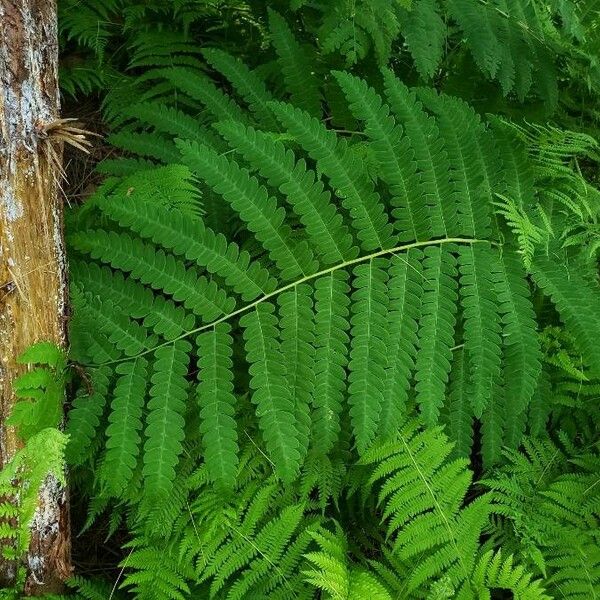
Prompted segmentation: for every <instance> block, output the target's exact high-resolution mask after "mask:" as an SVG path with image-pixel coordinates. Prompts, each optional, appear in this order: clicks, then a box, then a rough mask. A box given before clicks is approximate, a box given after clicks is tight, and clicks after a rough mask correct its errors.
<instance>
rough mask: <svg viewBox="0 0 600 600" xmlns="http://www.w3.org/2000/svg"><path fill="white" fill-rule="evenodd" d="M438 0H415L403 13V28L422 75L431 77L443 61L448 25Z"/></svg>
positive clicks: (409, 48)
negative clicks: (443, 17)
mask: <svg viewBox="0 0 600 600" xmlns="http://www.w3.org/2000/svg"><path fill="white" fill-rule="evenodd" d="M439 13H440V7H439V3H438V2H437V0H415V1H414V2H411V5H410V8H409V9H408V10H406V11H402V12H401V13H400V23H401V31H402V35H403V36H404V39H405V40H406V45H407V46H408V50H409V52H410V53H411V55H412V57H413V60H414V61H415V67H416V68H417V71H418V72H419V75H420V76H421V77H422V78H423V79H425V80H427V79H431V78H432V77H433V76H434V75H435V72H436V70H437V69H438V67H439V64H440V62H441V60H442V56H443V52H444V42H445V41H446V34H447V31H446V29H447V26H446V24H445V23H444V21H443V20H442V16H441V15H440V14H439Z"/></svg>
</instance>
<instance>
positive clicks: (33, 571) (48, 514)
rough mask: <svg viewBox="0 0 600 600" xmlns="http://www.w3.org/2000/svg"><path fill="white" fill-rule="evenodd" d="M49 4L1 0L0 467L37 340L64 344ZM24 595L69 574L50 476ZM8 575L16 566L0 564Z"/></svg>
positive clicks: (62, 510)
mask: <svg viewBox="0 0 600 600" xmlns="http://www.w3.org/2000/svg"><path fill="white" fill-rule="evenodd" d="M57 65H58V41H57V30H56V4H55V0H0V464H1V465H4V464H6V463H7V462H8V461H9V460H10V459H11V457H12V456H13V455H14V453H15V451H16V450H17V448H18V444H19V442H18V439H17V437H16V435H15V432H14V431H13V430H12V429H11V428H9V427H6V426H4V420H5V419H6V417H7V415H8V414H9V413H10V410H11V407H12V405H13V403H14V401H15V398H14V391H13V382H14V380H15V378H16V377H17V376H18V375H20V374H21V373H22V371H23V367H22V366H21V365H17V364H16V357H17V356H18V355H19V354H20V353H21V352H22V351H23V350H24V349H25V348H27V347H28V346H30V345H31V344H33V343H34V342H37V341H42V340H50V341H54V342H55V343H57V344H58V345H60V346H63V347H64V346H65V344H66V332H65V319H64V315H65V294H66V273H65V256H64V247H63V238H62V200H61V198H60V188H59V167H60V165H58V164H56V162H57V160H56V159H57V158H58V159H60V157H61V154H62V152H61V150H62V149H61V148H60V147H58V146H54V148H53V150H54V152H52V153H51V152H50V151H49V146H48V145H49V144H51V143H53V142H51V141H50V139H48V138H47V137H45V135H44V127H45V125H47V124H49V123H51V122H53V121H55V120H56V119H57V118H58V113H59V91H58V84H57ZM26 563H27V568H28V577H27V583H26V593H27V594H28V595H39V594H41V593H44V592H54V591H58V590H59V588H60V587H61V583H62V581H63V580H64V579H65V578H66V577H68V576H69V574H70V570H71V568H70V549H69V520H68V504H67V495H66V491H65V490H64V489H62V488H61V487H60V486H59V484H58V482H57V481H56V480H54V479H52V478H48V479H47V481H46V484H45V486H44V488H43V490H42V493H41V495H40V505H39V508H38V511H37V513H36V517H35V520H34V523H33V531H32V542H31V546H30V551H29V554H28V556H27V560H26ZM2 567H3V568H2V569H1V572H0V577H1V576H4V578H5V580H6V579H7V578H8V579H10V577H11V575H12V573H11V570H12V571H14V565H8V564H4V565H2Z"/></svg>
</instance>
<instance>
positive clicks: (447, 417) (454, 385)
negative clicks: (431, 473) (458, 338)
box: [441, 347, 474, 458]
mask: <svg viewBox="0 0 600 600" xmlns="http://www.w3.org/2000/svg"><path fill="white" fill-rule="evenodd" d="M468 361H469V357H468V356H467V353H466V352H465V351H464V347H463V348H457V349H456V351H455V352H454V356H453V361H452V377H451V379H450V385H449V388H448V400H447V402H446V404H445V406H444V410H443V412H442V414H441V421H442V423H443V424H444V425H445V431H446V433H447V434H448V437H449V439H451V440H452V441H453V442H454V448H453V455H454V456H457V457H459V458H469V457H470V456H471V449H472V447H473V437H474V434H473V407H472V405H471V398H470V396H469V372H470V371H471V369H470V368H469V364H468Z"/></svg>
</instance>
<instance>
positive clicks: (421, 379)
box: [3, 0, 600, 600]
mask: <svg viewBox="0 0 600 600" xmlns="http://www.w3.org/2000/svg"><path fill="white" fill-rule="evenodd" d="M150 4H152V6H150V5H148V6H146V5H143V6H141V5H137V4H136V5H135V6H129V3H128V2H125V3H124V4H123V6H124V7H125V5H127V6H128V7H129V8H130V9H131V10H128V11H125V12H124V13H123V18H124V19H126V20H127V22H128V23H129V24H130V25H131V26H132V27H133V24H134V23H135V19H136V18H137V19H139V20H140V23H142V22H143V23H144V31H143V34H140V35H139V36H138V39H136V40H132V41H131V46H130V48H131V49H132V56H131V60H130V61H129V62H128V63H127V64H129V66H130V67H131V68H130V70H129V71H128V74H125V75H122V77H123V79H122V80H121V83H122V84H123V85H122V87H121V88H120V90H117V89H114V90H112V91H111V92H110V93H109V95H108V97H107V99H106V102H105V112H106V115H107V120H108V121H109V123H110V125H111V127H112V130H111V133H110V137H109V140H110V143H111V144H112V145H113V147H115V148H117V149H118V150H117V151H116V153H115V156H114V157H113V158H110V159H107V160H105V161H103V163H102V164H101V165H100V170H101V172H103V173H104V174H105V175H107V177H106V178H105V180H104V182H103V183H102V184H100V185H99V186H98V188H97V189H96V191H95V193H94V194H93V195H92V196H91V197H90V198H89V199H88V200H87V201H86V202H85V203H83V204H82V205H81V206H78V207H76V208H74V209H73V210H72V211H71V212H70V214H69V217H68V229H69V230H68V235H67V241H68V244H69V262H70V273H71V280H72V281H71V298H72V305H73V316H72V319H71V322H70V339H71V344H72V348H71V360H72V361H74V362H75V363H78V364H79V365H80V366H81V369H80V368H78V369H77V370H74V372H73V377H72V379H73V387H74V397H73V399H72V401H71V410H70V411H69V417H68V423H67V426H66V431H67V433H68V435H69V440H68V442H66V439H63V438H61V440H62V441H63V442H65V443H67V446H66V449H65V454H66V457H67V460H68V462H69V464H70V465H71V467H72V468H73V469H74V471H75V473H77V486H78V488H79V489H80V490H82V493H83V494H84V495H85V496H86V497H87V498H89V500H90V508H89V515H88V518H87V521H86V524H85V527H86V528H88V527H91V526H93V522H94V521H95V520H98V521H99V522H100V523H102V525H101V526H104V523H105V522H106V523H107V530H108V532H109V542H107V543H109V544H115V546H119V548H118V552H116V554H118V555H119V557H120V558H119V560H120V565H121V566H120V569H122V575H120V576H119V579H118V581H117V583H116V584H114V592H113V588H112V587H111V589H110V591H109V595H113V593H114V594H117V593H118V591H117V590H118V589H120V590H121V592H123V595H124V596H125V597H131V598H135V599H140V600H141V599H147V600H163V599H164V600H173V599H178V600H187V599H188V598H211V599H212V598H214V599H216V600H231V599H239V600H246V599H248V600H250V599H257V600H258V599H261V600H262V599H264V598H273V599H274V600H288V599H290V600H291V599H292V598H294V599H301V600H304V599H306V600H313V599H315V598H335V599H348V600H355V599H356V600H358V599H363V598H368V597H373V598H380V599H381V600H390V599H391V598H406V599H412V598H414V599H419V598H431V599H433V598H458V599H459V600H471V599H473V600H475V599H476V598H492V597H496V596H497V595H499V594H505V595H507V596H508V595H509V594H512V597H515V598H523V599H527V600H534V599H539V600H546V599H549V598H550V597H551V596H553V597H557V598H558V597H566V598H588V597H589V598H592V597H594V595H595V594H597V591H598V589H599V586H600V576H599V575H598V573H599V571H598V567H599V565H600V559H599V557H598V552H597V551H596V548H597V547H598V534H597V530H598V529H597V524H598V523H597V520H598V502H597V497H596V496H597V490H598V489H599V488H598V486H597V479H598V475H597V474H598V471H599V469H598V466H599V463H598V457H597V452H596V450H597V432H596V429H597V428H596V426H595V424H596V423H597V419H598V417H599V416H600V415H599V414H598V413H599V410H598V407H597V402H596V399H597V396H598V390H599V389H600V383H599V379H600V376H599V371H600V363H599V362H598V353H597V351H596V344H595V342H596V340H597V339H599V338H600V329H599V328H600V321H599V318H598V316H597V315H598V314H599V312H598V310H597V306H598V305H599V303H598V282H597V264H596V263H595V261H594V257H595V253H594V252H595V250H594V248H595V246H594V241H593V232H594V231H595V229H594V228H595V227H596V225H597V222H596V221H597V220H598V215H599V214H600V212H599V211H598V206H600V203H599V202H598V200H599V199H600V194H598V191H597V189H596V184H597V176H596V174H595V167H596V166H597V161H598V153H597V145H596V144H595V142H594V141H593V140H592V139H591V137H589V136H586V135H584V134H581V133H579V132H578V131H576V132H575V131H570V132H565V131H563V130H562V129H560V128H559V127H555V128H550V127H544V126H541V125H539V126H538V125H528V124H527V123H526V122H525V120H524V116H525V115H526V114H529V113H526V110H529V109H531V110H532V112H534V111H535V110H539V109H538V108H536V106H535V105H534V104H533V102H534V101H535V98H536V96H540V97H541V96H544V100H545V101H546V105H547V106H550V105H555V104H556V94H557V89H558V88H557V85H559V84H560V86H561V89H562V87H563V86H566V85H567V84H566V82H565V81H563V80H564V79H566V78H565V77H562V79H560V80H558V79H557V77H556V73H555V65H556V64H557V58H556V57H557V56H560V60H564V61H570V60H571V59H572V55H571V54H569V53H570V52H571V50H569V49H568V48H567V46H568V44H567V42H566V41H565V40H566V39H567V38H568V40H569V44H571V43H575V42H573V40H576V39H578V40H580V41H577V42H576V43H577V44H583V38H578V37H577V36H576V32H577V26H576V23H577V22H579V19H580V18H583V8H582V9H581V11H580V10H579V9H578V10H577V11H575V10H574V9H573V10H574V12H571V13H570V12H569V6H571V3H570V2H552V3H551V4H550V5H547V6H546V5H544V6H542V5H541V3H539V2H537V0H532V1H531V2H520V3H519V2H516V3H514V6H513V5H511V6H508V5H506V4H505V3H504V4H503V3H502V2H496V1H493V2H491V3H472V2H471V3H469V2H464V1H463V0H439V1H438V0H435V1H432V0H414V2H412V3H407V2H404V3H400V2H395V1H392V0H377V1H376V2H366V1H362V0H361V1H357V2H346V0H340V1H338V0H335V1H334V2H331V3H321V2H310V3H309V2H303V1H302V0H300V1H296V0H294V1H292V2H290V3H288V2H287V1H286V0H282V1H281V2H276V3H275V4H273V6H272V7H266V6H263V5H260V3H254V2H249V3H242V2H240V3H236V2H233V3H229V2H228V3H219V6H221V7H222V8H223V11H224V12H227V14H232V15H235V16H234V17H231V18H233V19H234V20H235V23H236V28H233V30H232V29H231V28H230V27H229V26H228V27H227V28H226V29H224V30H221V29H219V26H218V25H217V21H216V20H213V19H215V17H214V8H215V6H216V5H213V4H214V3H210V6H208V4H209V3H207V6H206V7H205V10H204V9H201V8H200V5H203V4H204V3H195V2H188V1H187V0H177V2H176V3H174V6H173V10H174V12H169V11H168V9H166V8H165V7H164V6H160V4H161V3H150ZM175 4H176V5H177V6H175ZM225 4H226V8H225ZM559 5H560V6H559ZM85 6H86V11H87V9H89V8H90V7H89V6H88V4H86V5H85ZM113 9H114V7H113V8H111V9H110V10H107V11H106V15H111V14H113V12H114V10H113ZM275 9H277V11H278V12H275ZM211 10H212V11H213V12H211ZM165 11H167V12H165ZM228 11H231V12H230V13H229V12H228ZM164 14H169V15H172V20H173V22H172V23H170V26H169V27H164V28H162V29H161V27H158V28H156V27H155V24H156V19H158V20H159V22H160V17H159V16H157V15H164ZM569 15H570V16H569ZM569 19H570V20H569ZM184 22H185V26H183V25H182V24H183V23H184ZM569 24H570V25H569ZM180 25H181V27H180ZM205 26H206V27H205ZM84 29H85V28H84ZM84 29H82V30H81V33H80V35H81V36H83V38H82V39H84V40H85V39H87V40H88V41H89V40H91V38H89V33H88V30H87V29H85V30H84ZM559 29H560V31H559ZM163 30H164V39H162V40H158V39H157V38H159V37H160V33H161V31H163ZM563 30H564V31H563ZM567 30H568V31H571V33H567ZM199 31H201V32H202V33H201V36H200V37H201V38H202V43H205V42H206V47H202V48H201V49H200V48H199V47H198V44H197V43H196V41H197V39H198V36H199V35H200V34H199V33H198V32H199ZM241 31H243V32H244V34H243V35H244V36H246V33H248V36H247V37H248V39H247V40H244V43H243V44H241V46H240V47H239V48H238V47H237V45H236V43H237V42H236V41H235V40H240V39H241V34H240V32H241ZM101 34H102V35H107V36H108V37H106V39H109V38H110V35H109V33H105V30H102V32H101ZM234 34H235V35H234ZM255 34H256V35H257V38H256V39H255V38H254V37H253V36H254V35H255ZM229 35H231V36H232V37H231V38H229V37H228V36H229ZM226 38H227V40H228V43H224V42H223V40H224V39H226ZM153 40H154V41H153ZM169 44H171V46H172V48H171V49H172V51H171V53H169ZM154 45H155V46H156V52H153V47H154ZM248 49H250V50H248ZM582 53H583V51H582ZM408 55H411V56H412V59H413V60H414V67H413V63H412V61H411V60H409V61H406V60H405V59H406V58H407V57H408ZM569 64H571V63H569ZM349 65H351V66H352V68H353V72H352V73H350V72H346V71H344V70H342V69H344V68H347V66H349ZM466 73H468V75H469V76H468V77H467V76H466V75H465V74H466ZM398 74H401V77H398ZM481 74H483V78H484V79H487V80H491V81H496V82H498V83H499V84H500V86H501V88H502V90H501V92H502V93H496V92H493V91H490V90H493V89H494V88H493V86H490V85H489V82H485V81H483V80H482V78H481ZM427 81H431V82H433V85H435V89H434V88H433V87H424V86H423V83H426V82H427ZM415 84H416V85H415ZM470 85H474V86H476V87H477V86H479V88H480V90H479V91H480V94H481V96H482V100H481V102H479V101H478V102H477V103H475V102H473V103H472V105H471V104H469V103H468V102H467V101H465V99H464V98H467V97H470V98H471V99H472V97H473V95H472V94H471V95H470V96H469V93H468V92H466V91H465V90H466V89H467V88H468V86H470ZM444 90H453V92H454V93H455V94H459V95H460V96H461V97H460V98H459V97H458V96H452V95H450V94H449V93H445V92H444ZM478 97H479V96H478ZM561 98H562V99H561V102H566V100H565V98H566V96H565V95H562V96H561ZM526 99H527V102H529V101H531V103H529V104H527V106H526V105H525V100H526ZM577 106H578V105H577ZM493 111H495V112H501V113H502V114H503V115H504V116H503V117H502V118H500V117H494V116H492V115H488V114H487V113H488V112H493ZM508 115H511V116H512V117H513V118H514V120H512V121H511V120H509V118H508ZM582 236H583V237H582ZM577 240H584V241H585V243H584V244H583V243H582V244H578V242H577ZM56 364H58V362H57V363H56ZM61 364H63V367H62V368H63V370H64V361H63V363H61ZM55 366H56V365H54V366H53V365H50V367H51V368H50V371H51V374H50V375H49V374H48V372H47V371H48V370H47V369H44V368H42V369H34V370H32V371H31V372H30V373H29V375H28V378H29V379H27V378H26V379H25V380H24V382H21V383H20V384H19V385H18V386H17V392H18V394H19V395H20V396H21V402H20V403H19V404H17V407H18V408H17V409H16V411H15V415H17V416H16V417H14V418H16V419H20V422H22V424H23V425H24V427H23V432H24V434H25V437H28V438H29V439H30V440H31V439H35V438H36V435H37V432H38V431H39V429H40V427H42V426H44V427H46V426H47V425H48V423H47V422H46V421H45V419H46V420H49V421H48V422H50V421H51V423H52V425H51V426H55V425H56V424H57V423H58V422H59V419H58V417H59V416H60V415H59V413H56V412H54V413H53V412H52V411H48V410H45V409H44V410H39V406H38V403H41V402H43V401H44V397H46V399H48V397H52V398H55V399H56V398H57V397H58V396H57V395H56V393H55V392H57V390H58V388H59V387H60V386H57V381H56V377H57V373H58V371H59V370H60V369H57V368H56V369H55ZM53 369H54V370H53ZM80 371H82V373H83V374H82V373H80ZM60 383H61V385H62V383H64V382H60ZM60 389H62V388H60ZM40 390H42V391H41V392H40ZM61 393H62V392H61ZM38 397H39V398H38ZM40 406H41V404H40ZM57 414H58V417H57ZM57 419H58V420H57ZM28 428H29V429H28ZM55 441H56V440H55ZM61 448H62V447H61ZM23 464H24V463H23ZM3 506H4V505H3ZM3 510H6V515H5V516H7V517H10V516H12V513H11V512H10V510H12V509H9V508H5V509H3ZM98 526H100V524H99V525H98ZM124 538H126V539H127V542H126V545H125V546H124V547H123V546H122V544H121V540H122V539H124ZM113 567H114V565H113ZM111 568H112V567H111ZM77 585H78V587H79V588H80V592H79V595H80V596H82V597H84V598H85V597H86V594H87V595H88V596H90V597H93V594H94V593H96V592H95V591H92V592H90V591H86V590H88V588H89V590H95V589H96V587H95V586H94V584H90V586H88V588H86V586H85V584H83V583H82V582H80V584H77ZM500 590H502V591H500ZM114 597H116V596H114Z"/></svg>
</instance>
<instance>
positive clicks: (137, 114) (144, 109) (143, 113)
mask: <svg viewBox="0 0 600 600" xmlns="http://www.w3.org/2000/svg"><path fill="white" fill-rule="evenodd" d="M122 114H123V116H125V117H128V118H130V119H134V120H135V121H138V122H141V123H145V124H148V125H151V126H152V127H154V129H155V130H156V131H158V132H160V133H164V134H168V135H172V136H175V137H179V138H183V139H192V140H193V139H198V138H200V137H202V138H206V137H209V131H208V130H207V129H206V128H205V127H203V126H202V124H201V123H199V122H198V119H195V118H194V117H192V116H190V115H188V114H187V113H185V112H183V111H181V110H178V109H177V108H174V107H173V106H169V105H168V104H165V103H164V102H160V101H157V100H153V101H147V102H140V103H138V104H134V105H133V106H129V107H126V108H124V109H123V111H122ZM169 167H170V168H173V167H175V168H181V165H169ZM165 187H166V186H165ZM167 189H168V188H167Z"/></svg>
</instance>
